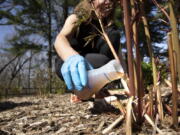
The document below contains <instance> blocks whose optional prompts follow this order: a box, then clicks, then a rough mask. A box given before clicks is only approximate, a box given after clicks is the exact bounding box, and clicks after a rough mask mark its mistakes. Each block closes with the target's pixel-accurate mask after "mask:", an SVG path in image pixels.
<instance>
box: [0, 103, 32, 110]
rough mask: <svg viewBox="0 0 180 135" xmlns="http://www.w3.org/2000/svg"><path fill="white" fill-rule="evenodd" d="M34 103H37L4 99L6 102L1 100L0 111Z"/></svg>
mask: <svg viewBox="0 0 180 135" xmlns="http://www.w3.org/2000/svg"><path fill="white" fill-rule="evenodd" d="M33 104H35V103H32V102H21V103H15V102H12V101H4V102H0V112H2V111H6V110H9V109H14V108H15V107H24V106H30V105H33Z"/></svg>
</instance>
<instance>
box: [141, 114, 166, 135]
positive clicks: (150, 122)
mask: <svg viewBox="0 0 180 135" xmlns="http://www.w3.org/2000/svg"><path fill="white" fill-rule="evenodd" d="M144 117H145V119H146V120H147V122H149V124H150V125H151V126H152V127H153V128H154V129H156V131H157V132H158V133H159V134H160V135H162V134H163V132H162V131H161V130H160V129H159V128H158V127H156V125H155V124H154V122H153V121H152V120H151V118H150V117H149V115H147V114H145V115H144Z"/></svg>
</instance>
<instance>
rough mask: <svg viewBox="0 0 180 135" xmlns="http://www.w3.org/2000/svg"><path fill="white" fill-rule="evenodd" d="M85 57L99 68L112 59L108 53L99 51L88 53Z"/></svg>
mask: <svg viewBox="0 0 180 135" xmlns="http://www.w3.org/2000/svg"><path fill="white" fill-rule="evenodd" d="M85 58H86V59H87V61H88V62H89V63H90V64H92V66H93V67H94V68H99V67H101V66H103V65H105V64H106V63H108V62H109V61H110V60H111V59H110V58H108V57H107V56H106V55H104V54H99V53H89V54H86V56H85Z"/></svg>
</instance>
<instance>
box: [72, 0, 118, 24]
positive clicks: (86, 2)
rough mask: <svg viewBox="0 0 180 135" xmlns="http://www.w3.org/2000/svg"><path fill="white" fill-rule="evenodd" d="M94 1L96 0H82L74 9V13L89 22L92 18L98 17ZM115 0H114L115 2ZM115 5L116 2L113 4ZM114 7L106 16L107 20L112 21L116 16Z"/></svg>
mask: <svg viewBox="0 0 180 135" xmlns="http://www.w3.org/2000/svg"><path fill="white" fill-rule="evenodd" d="M92 1H94V0H82V1H81V2H80V3H79V4H78V5H77V6H76V7H75V9H74V13H75V14H76V15H77V16H78V18H80V19H81V20H82V21H83V22H86V23H89V22H90V21H91V20H92V19H97V17H96V15H95V13H94V10H93V7H92V3H91V2H92ZM114 1H115V0H113V2H114ZM113 6H114V7H115V3H114V4H113ZM114 7H113V10H112V12H111V13H110V14H109V15H108V16H107V17H106V18H105V19H106V21H107V22H111V21H112V20H113V17H114V11H115V8H114Z"/></svg>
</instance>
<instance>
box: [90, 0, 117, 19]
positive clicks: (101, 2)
mask: <svg viewBox="0 0 180 135" xmlns="http://www.w3.org/2000/svg"><path fill="white" fill-rule="evenodd" d="M92 4H93V6H94V8H95V10H96V12H97V13H98V15H99V17H101V18H106V17H109V15H111V14H112V13H113V10H114V6H115V4H114V0H92Z"/></svg>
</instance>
